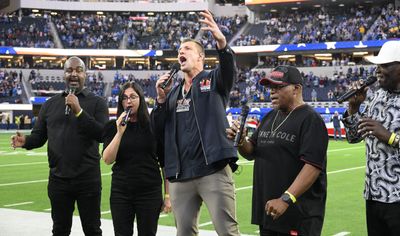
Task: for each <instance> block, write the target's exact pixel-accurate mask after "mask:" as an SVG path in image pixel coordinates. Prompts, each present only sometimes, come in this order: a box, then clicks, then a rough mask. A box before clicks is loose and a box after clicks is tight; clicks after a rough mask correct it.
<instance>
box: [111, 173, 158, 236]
mask: <svg viewBox="0 0 400 236" xmlns="http://www.w3.org/2000/svg"><path fill="white" fill-rule="evenodd" d="M162 201H163V200H162V190H161V186H156V187H145V188H135V187H132V185H130V184H129V183H126V182H125V183H121V182H120V181H114V180H113V181H112V185H111V197H110V206H111V215H112V219H113V225H114V233H115V236H128V235H129V236H131V235H133V222H134V220H135V217H136V223H137V231H138V236H155V235H156V233H157V224H158V218H159V216H160V211H161V206H162Z"/></svg>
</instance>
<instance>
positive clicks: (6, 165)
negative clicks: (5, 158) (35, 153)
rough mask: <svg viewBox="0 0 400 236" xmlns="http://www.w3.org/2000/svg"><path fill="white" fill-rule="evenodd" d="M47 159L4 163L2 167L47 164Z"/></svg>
mask: <svg viewBox="0 0 400 236" xmlns="http://www.w3.org/2000/svg"><path fill="white" fill-rule="evenodd" d="M47 163H48V162H47V161H40V162H26V163H14V164H4V165H0V167H10V166H30V165H40V164H47Z"/></svg>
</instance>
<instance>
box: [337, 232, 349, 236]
mask: <svg viewBox="0 0 400 236" xmlns="http://www.w3.org/2000/svg"><path fill="white" fill-rule="evenodd" d="M346 235H350V232H340V233H337V234H334V235H333V236H346Z"/></svg>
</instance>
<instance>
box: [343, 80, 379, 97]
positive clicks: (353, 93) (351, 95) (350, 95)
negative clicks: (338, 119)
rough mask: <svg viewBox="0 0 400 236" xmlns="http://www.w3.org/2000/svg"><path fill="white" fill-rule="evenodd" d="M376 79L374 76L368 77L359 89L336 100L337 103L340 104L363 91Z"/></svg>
mask: <svg viewBox="0 0 400 236" xmlns="http://www.w3.org/2000/svg"><path fill="white" fill-rule="evenodd" d="M377 80H378V79H377V78H376V76H370V77H368V78H367V79H366V80H365V83H364V84H363V85H362V86H361V87H360V88H359V89H351V90H349V91H347V92H346V93H345V94H343V95H342V96H340V97H339V98H338V99H337V102H338V103H342V102H344V101H346V100H348V99H349V98H351V97H353V96H354V95H355V94H356V93H358V92H361V91H363V90H364V89H365V88H366V87H368V86H370V85H372V84H373V83H375V82H376V81H377Z"/></svg>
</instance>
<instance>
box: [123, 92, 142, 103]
mask: <svg viewBox="0 0 400 236" xmlns="http://www.w3.org/2000/svg"><path fill="white" fill-rule="evenodd" d="M138 98H139V96H137V95H134V94H131V95H130V96H129V97H128V96H126V95H123V96H122V101H124V102H125V101H127V100H128V99H130V100H131V101H133V100H136V99H138Z"/></svg>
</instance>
